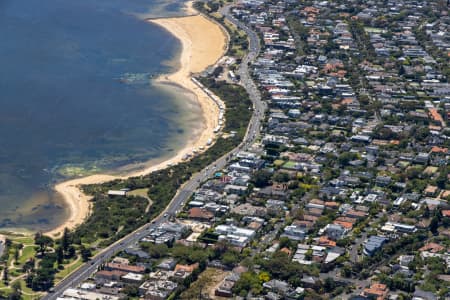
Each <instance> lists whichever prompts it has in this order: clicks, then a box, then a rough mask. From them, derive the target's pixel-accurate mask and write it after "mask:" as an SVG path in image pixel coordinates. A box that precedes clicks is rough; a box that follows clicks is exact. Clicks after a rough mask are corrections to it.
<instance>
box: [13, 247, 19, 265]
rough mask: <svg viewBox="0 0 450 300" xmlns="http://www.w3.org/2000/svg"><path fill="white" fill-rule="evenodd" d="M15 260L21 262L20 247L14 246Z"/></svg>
mask: <svg viewBox="0 0 450 300" xmlns="http://www.w3.org/2000/svg"><path fill="white" fill-rule="evenodd" d="M14 261H15V262H16V263H19V248H18V247H14Z"/></svg>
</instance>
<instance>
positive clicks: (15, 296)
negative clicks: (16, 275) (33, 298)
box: [8, 280, 22, 300]
mask: <svg viewBox="0 0 450 300" xmlns="http://www.w3.org/2000/svg"><path fill="white" fill-rule="evenodd" d="M11 289H12V293H11V294H10V295H9V298H8V300H20V299H22V297H21V296H22V286H21V284H20V280H16V281H14V282H13V283H12V285H11Z"/></svg>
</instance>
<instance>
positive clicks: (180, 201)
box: [43, 6, 266, 300]
mask: <svg viewBox="0 0 450 300" xmlns="http://www.w3.org/2000/svg"><path fill="white" fill-rule="evenodd" d="M229 9H230V6H226V7H224V8H223V9H221V13H222V14H223V15H224V16H225V17H226V18H227V19H228V20H229V21H230V22H232V23H233V24H235V25H236V26H237V27H239V28H240V29H242V30H244V31H245V32H246V33H247V35H248V38H249V52H248V53H247V55H246V56H245V57H244V58H243V60H242V63H241V66H240V69H239V71H238V74H239V75H240V78H241V84H242V86H243V87H244V88H245V89H246V90H247V92H248V94H249V95H250V99H251V101H252V102H253V106H254V111H253V116H252V118H251V120H250V123H249V126H248V128H247V132H246V135H245V137H244V139H243V141H242V143H241V144H240V145H239V146H238V147H236V148H234V149H233V150H232V151H231V152H229V153H227V154H225V155H223V156H222V157H220V158H218V159H217V160H216V161H215V162H213V163H211V164H210V165H209V166H207V167H205V168H204V169H203V170H202V171H201V172H198V173H196V174H194V175H193V176H192V178H191V179H190V180H189V181H188V182H186V183H185V184H184V185H183V186H182V188H180V190H179V191H178V193H177V194H176V195H175V197H174V198H173V199H172V201H171V203H170V204H169V205H168V207H167V208H166V209H165V211H163V212H162V213H161V214H160V215H159V216H158V217H157V218H155V219H154V220H153V221H152V222H151V223H150V224H146V225H144V226H142V227H140V228H139V229H137V230H136V231H134V232H133V233H131V234H129V235H127V236H126V237H124V238H122V239H121V240H119V241H117V242H115V243H114V244H112V245H110V246H109V247H107V248H105V249H104V250H102V251H101V252H100V253H98V254H97V255H96V256H95V257H93V258H92V260H91V261H90V262H88V263H86V264H84V265H83V266H81V267H80V268H79V269H78V270H76V271H75V272H73V273H72V274H70V275H69V276H68V277H66V278H65V279H64V280H62V281H61V282H59V283H58V284H57V285H56V286H55V287H54V290H53V291H52V292H51V293H49V294H48V295H46V296H45V297H43V299H46V300H53V299H56V298H57V297H59V296H60V295H61V294H62V293H63V292H64V290H66V289H68V288H70V287H76V286H78V285H79V284H80V283H82V282H83V281H84V280H86V279H87V278H88V277H89V276H91V274H92V273H94V272H95V271H96V270H97V268H98V266H99V265H100V264H102V263H103V262H104V261H106V260H108V259H110V258H111V257H113V256H114V255H115V254H116V253H118V252H120V251H122V250H124V249H125V248H127V247H129V246H131V245H133V244H134V243H136V242H138V241H139V240H140V239H141V238H143V237H145V236H146V235H147V233H148V231H149V230H150V229H153V228H156V227H158V226H159V225H160V224H161V223H163V222H165V221H167V220H168V219H169V218H170V216H171V215H175V214H176V212H177V211H178V210H179V209H180V208H182V207H183V206H184V204H185V202H186V201H187V200H188V199H189V197H190V196H191V195H192V193H193V192H194V191H195V190H196V189H197V188H198V187H199V185H200V184H201V183H202V182H203V181H205V180H206V179H208V178H209V177H211V176H212V175H213V174H214V173H215V172H216V171H217V170H220V169H222V168H224V167H225V165H226V163H227V161H228V160H229V159H230V157H231V156H233V155H235V154H236V153H238V152H239V151H241V150H246V149H247V148H248V147H249V146H250V145H251V144H252V142H254V141H255V139H256V137H257V136H258V135H259V132H260V126H261V120H262V119H263V117H264V112H265V110H266V105H265V103H263V102H262V101H261V96H260V93H259V91H258V89H257V87H256V85H255V84H254V82H253V80H252V78H251V76H250V74H249V71H248V63H249V62H251V61H252V60H254V59H255V58H256V57H257V55H258V53H259V51H260V44H259V38H258V36H257V34H256V33H255V32H253V31H252V30H251V29H249V28H248V27H246V26H245V25H244V24H242V23H240V22H239V21H238V20H236V19H234V18H233V17H232V16H231V15H230V14H229Z"/></svg>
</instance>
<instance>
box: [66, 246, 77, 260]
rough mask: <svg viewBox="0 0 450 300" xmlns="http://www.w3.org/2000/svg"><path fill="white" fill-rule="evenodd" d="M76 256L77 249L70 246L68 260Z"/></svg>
mask: <svg viewBox="0 0 450 300" xmlns="http://www.w3.org/2000/svg"><path fill="white" fill-rule="evenodd" d="M75 254H76V251H75V247H74V246H73V245H70V246H69V247H68V248H67V257H68V258H72V257H74V256H75Z"/></svg>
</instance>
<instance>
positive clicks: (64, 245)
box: [61, 227, 70, 252]
mask: <svg viewBox="0 0 450 300" xmlns="http://www.w3.org/2000/svg"><path fill="white" fill-rule="evenodd" d="M69 245H70V236H69V229H67V227H66V228H64V233H63V236H62V238H61V247H62V250H63V251H64V252H67V249H68V248H69Z"/></svg>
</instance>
